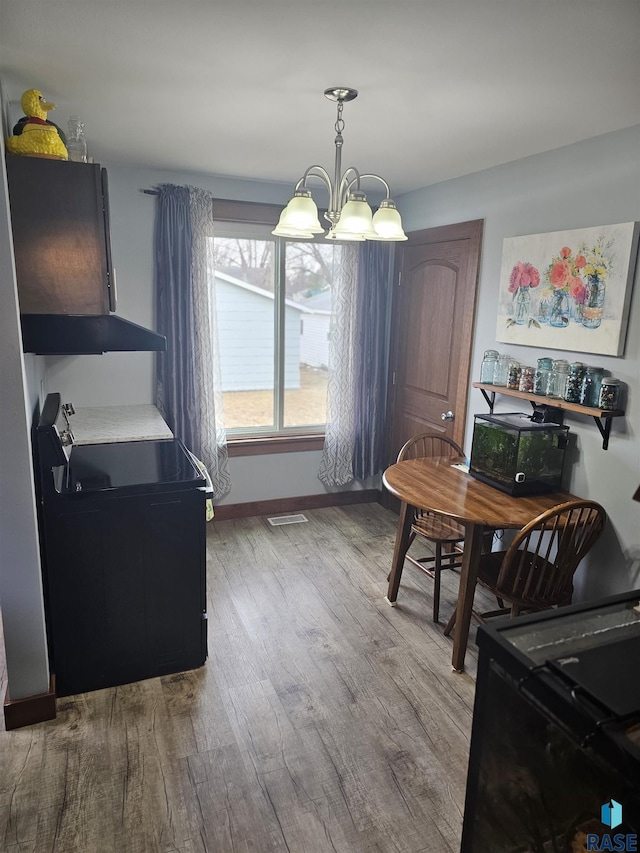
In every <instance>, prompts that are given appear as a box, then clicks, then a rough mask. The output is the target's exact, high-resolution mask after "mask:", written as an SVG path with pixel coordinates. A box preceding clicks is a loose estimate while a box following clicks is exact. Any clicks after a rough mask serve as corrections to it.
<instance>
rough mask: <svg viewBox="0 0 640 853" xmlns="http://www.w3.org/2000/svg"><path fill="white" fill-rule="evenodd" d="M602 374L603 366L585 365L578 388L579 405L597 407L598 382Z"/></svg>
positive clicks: (600, 380)
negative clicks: (580, 384) (580, 385)
mask: <svg viewBox="0 0 640 853" xmlns="http://www.w3.org/2000/svg"><path fill="white" fill-rule="evenodd" d="M603 376H604V368H603V367H587V369H586V370H585V372H584V377H583V379H582V388H581V389H580V405H581V406H589V407H590V408H596V409H597V408H598V398H599V394H600V383H601V382H602V377H603Z"/></svg>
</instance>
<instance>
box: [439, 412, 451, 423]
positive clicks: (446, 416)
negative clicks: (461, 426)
mask: <svg viewBox="0 0 640 853" xmlns="http://www.w3.org/2000/svg"><path fill="white" fill-rule="evenodd" d="M441 417H442V420H443V421H452V420H453V412H443V413H442V415H441Z"/></svg>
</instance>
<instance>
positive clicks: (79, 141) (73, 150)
mask: <svg viewBox="0 0 640 853" xmlns="http://www.w3.org/2000/svg"><path fill="white" fill-rule="evenodd" d="M67 128H68V130H67V152H68V154H69V160H72V161H73V162H74V163H86V162H87V140H86V139H85V136H84V122H83V121H80V116H71V117H70V119H69V122H68V124H67Z"/></svg>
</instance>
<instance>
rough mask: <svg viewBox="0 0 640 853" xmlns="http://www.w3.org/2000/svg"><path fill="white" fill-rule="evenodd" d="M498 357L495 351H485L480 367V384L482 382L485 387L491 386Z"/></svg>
mask: <svg viewBox="0 0 640 853" xmlns="http://www.w3.org/2000/svg"><path fill="white" fill-rule="evenodd" d="M499 355H500V353H499V352H498V350H497V349H488V350H485V353H484V358H483V359H482V365H481V366H480V382H484V383H485V384H486V385H493V374H494V372H495V369H496V362H497V361H498V356H499Z"/></svg>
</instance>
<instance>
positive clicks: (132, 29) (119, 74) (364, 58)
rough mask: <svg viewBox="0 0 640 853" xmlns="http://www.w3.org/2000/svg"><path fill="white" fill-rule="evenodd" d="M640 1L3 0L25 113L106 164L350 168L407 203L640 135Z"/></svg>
mask: <svg viewBox="0 0 640 853" xmlns="http://www.w3.org/2000/svg"><path fill="white" fill-rule="evenodd" d="M639 44H640V2H639V0H597V1H596V0H386V2H377V0H324V2H317V0H290V2H280V0H199V2H196V0H173V2H166V1H165V0H46V2H43V0H0V80H1V81H2V84H3V86H4V89H5V91H6V93H7V95H8V96H9V98H10V100H11V101H12V102H15V103H14V104H13V105H12V107H11V120H12V122H13V121H14V120H16V119H17V118H18V117H19V116H20V115H21V113H22V110H21V108H20V106H19V100H20V96H21V94H22V92H23V91H24V90H25V89H28V88H32V87H35V88H38V89H40V90H41V91H42V92H43V93H44V94H45V95H46V96H47V97H48V98H49V99H51V100H53V101H55V103H56V104H57V109H56V110H55V111H53V112H52V113H51V114H50V118H51V119H52V120H53V121H55V122H56V123H57V124H59V125H60V126H61V127H62V128H63V129H66V124H67V120H68V118H69V116H70V115H71V114H79V115H80V116H81V117H82V119H83V120H84V121H85V124H86V133H87V139H88V143H89V153H90V154H92V155H93V156H94V158H95V160H96V161H97V162H105V163H113V162H126V163H130V164H136V165H144V166H149V167H154V168H160V169H169V170H180V171H192V172H203V173H211V174H218V175H227V176H237V177H243V178H250V179H258V180H266V181H277V182H285V183H287V184H290V183H292V182H294V181H295V180H296V179H297V178H299V177H300V176H301V174H302V172H303V171H304V169H305V168H306V167H307V166H309V165H311V164H313V163H319V164H321V165H324V166H325V168H327V169H328V170H329V171H330V172H331V171H332V169H333V138H334V135H335V132H334V122H335V117H336V115H335V105H334V104H333V103H330V102H329V101H328V100H326V99H325V98H324V97H323V91H324V90H325V89H326V88H328V87H331V86H350V87H353V88H356V89H358V90H359V92H360V95H359V97H358V98H357V99H356V100H355V101H353V102H351V103H348V104H346V105H345V108H344V119H345V129H344V149H343V166H349V165H354V166H356V167H357V168H358V169H359V170H360V171H361V172H377V173H378V174H381V175H382V176H384V177H385V178H386V179H387V180H388V181H389V183H390V185H391V190H392V195H399V194H401V193H404V192H407V191H408V190H412V189H417V188H419V187H423V186H428V185H430V184H433V183H437V182H439V181H443V180H447V179H449V178H453V177H456V176H459V175H463V174H469V173H471V172H475V171H478V170H480V169H485V168H488V167H490V166H494V165H497V164H499V163H504V162H507V161H510V160H516V159H519V158H521V157H526V156H528V155H531V154H536V153H539V152H541V151H546V150H549V149H552V148H557V147H559V146H563V145H568V144H571V143H573V142H576V141H578V140H581V139H585V138H588V137H592V136H597V135H599V134H602V133H607V132H608V131H612V130H617V129H620V128H623V127H629V126H631V125H635V124H638V123H640V50H639V48H638V45H639Z"/></svg>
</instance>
